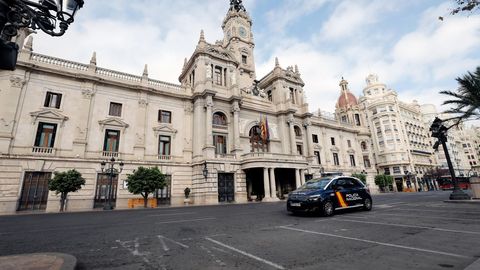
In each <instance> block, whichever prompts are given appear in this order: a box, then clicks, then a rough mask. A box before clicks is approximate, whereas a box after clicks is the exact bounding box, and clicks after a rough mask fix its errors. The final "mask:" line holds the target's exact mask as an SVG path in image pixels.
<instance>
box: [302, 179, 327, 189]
mask: <svg viewBox="0 0 480 270" xmlns="http://www.w3.org/2000/svg"><path fill="white" fill-rule="evenodd" d="M330 180H332V179H330V178H322V179H313V180H310V181H308V182H306V183H305V184H304V185H303V186H302V188H303V189H324V188H325V187H326V186H327V185H328V183H330Z"/></svg>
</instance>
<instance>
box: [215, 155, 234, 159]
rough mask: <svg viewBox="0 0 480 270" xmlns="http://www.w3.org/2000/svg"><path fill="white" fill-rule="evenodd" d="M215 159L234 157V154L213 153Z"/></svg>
mask: <svg viewBox="0 0 480 270" xmlns="http://www.w3.org/2000/svg"><path fill="white" fill-rule="evenodd" d="M215 158H216V159H236V158H237V156H236V155H235V154H215Z"/></svg>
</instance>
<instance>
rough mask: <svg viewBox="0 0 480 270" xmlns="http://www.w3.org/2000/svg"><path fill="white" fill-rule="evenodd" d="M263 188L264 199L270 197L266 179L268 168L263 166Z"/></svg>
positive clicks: (268, 183)
mask: <svg viewBox="0 0 480 270" xmlns="http://www.w3.org/2000/svg"><path fill="white" fill-rule="evenodd" d="M263 188H264V189H265V197H264V199H265V200H268V199H270V198H272V196H271V195H270V182H269V181H268V168H263Z"/></svg>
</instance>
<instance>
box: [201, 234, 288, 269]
mask: <svg viewBox="0 0 480 270" xmlns="http://www.w3.org/2000/svg"><path fill="white" fill-rule="evenodd" d="M205 239H206V240H208V241H210V242H212V243H215V244H217V245H219V246H222V247H224V248H228V249H230V250H233V251H235V252H238V253H240V254H242V255H244V256H247V257H249V258H252V259H254V260H257V261H259V262H262V263H265V264H267V265H270V266H272V267H274V268H276V269H285V268H284V267H283V266H281V265H278V264H276V263H273V262H271V261H268V260H265V259H262V258H260V257H257V256H255V255H253V254H250V253H247V252H245V251H242V250H239V249H237V248H234V247H232V246H229V245H227V244H224V243H222V242H219V241H217V240H214V239H212V238H209V237H205Z"/></svg>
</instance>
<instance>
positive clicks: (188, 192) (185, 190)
mask: <svg viewBox="0 0 480 270" xmlns="http://www.w3.org/2000/svg"><path fill="white" fill-rule="evenodd" d="M190 192H191V190H190V188H189V187H186V188H185V189H184V190H183V193H184V194H185V199H184V200H183V203H184V204H189V203H190Z"/></svg>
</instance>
